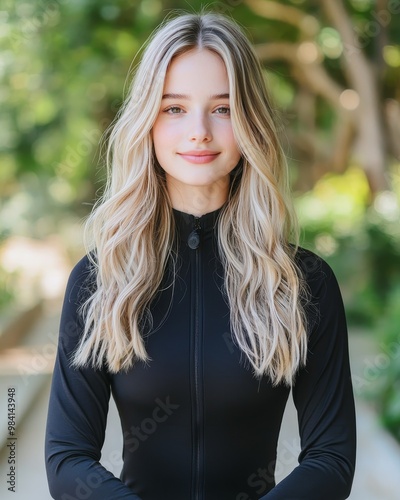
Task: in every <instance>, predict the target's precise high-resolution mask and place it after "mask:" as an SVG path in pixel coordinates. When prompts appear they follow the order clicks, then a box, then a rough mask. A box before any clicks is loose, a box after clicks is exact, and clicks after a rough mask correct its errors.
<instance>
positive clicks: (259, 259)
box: [72, 12, 307, 384]
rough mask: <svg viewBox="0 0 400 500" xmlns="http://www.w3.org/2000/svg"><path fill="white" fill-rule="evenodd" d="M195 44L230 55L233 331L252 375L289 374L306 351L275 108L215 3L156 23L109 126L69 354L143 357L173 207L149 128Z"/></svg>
mask: <svg viewBox="0 0 400 500" xmlns="http://www.w3.org/2000/svg"><path fill="white" fill-rule="evenodd" d="M194 48H204V49H208V50H211V51H214V52H215V53H217V54H219V56H220V57H221V58H222V59H223V61H224V63H225V66H226V69H227V74H228V77H229V86H230V96H231V97H230V107H231V119H232V127H233V131H234V134H235V138H236V141H237V144H238V147H239V149H240V152H241V156H242V159H241V162H240V165H239V169H235V172H236V173H235V175H234V176H232V180H231V185H230V191H229V197H228V200H227V202H226V203H225V205H224V207H223V209H222V211H221V213H220V217H219V219H218V235H219V236H218V246H219V253H220V255H221V259H222V263H223V266H224V270H225V278H224V279H225V281H224V291H225V293H226V297H227V298H228V300H229V305H230V319H231V328H232V332H233V337H234V340H235V341H236V343H237V345H238V346H239V347H240V349H242V351H243V352H244V353H245V355H246V356H247V359H248V360H249V361H250V363H251V366H252V367H253V369H254V373H255V375H257V376H261V375H263V374H265V375H268V376H269V377H270V379H271V381H272V382H273V383H274V384H278V383H279V382H281V381H284V382H285V383H287V384H290V383H291V382H292V380H293V376H294V375H295V373H296V371H297V369H298V368H299V366H300V365H301V364H302V363H305V361H306V354H307V334H306V323H305V314H304V308H303V306H302V297H305V286H304V284H303V280H302V278H301V274H300V270H299V269H298V267H297V266H296V264H295V254H296V251H297V242H298V233H297V225H296V219H295V216H294V214H293V209H292V205H291V201H290V196H289V188H288V172H287V164H286V160H285V156H284V154H283V151H282V148H281V145H280V144H279V140H278V137H277V130H276V120H277V116H276V113H275V112H274V109H273V108H272V107H271V104H270V98H269V96H268V92H267V89H266V85H265V81H264V77H263V73H262V69H261V65H260V63H259V61H258V59H257V57H256V55H255V53H254V51H253V49H252V47H251V44H250V42H249V40H248V38H247V37H246V36H245V34H244V33H243V32H242V30H241V28H240V27H239V26H238V25H237V24H236V23H235V22H234V21H232V20H230V19H229V18H227V17H226V16H224V15H221V14H216V13H211V12H202V13H199V14H183V15H182V14H181V15H179V16H178V17H175V18H173V19H168V20H165V21H164V23H163V24H162V25H160V27H159V28H158V29H157V30H156V31H155V32H154V33H153V35H152V37H151V39H150V41H149V43H148V45H147V46H146V48H145V51H144V53H143V56H142V58H141V62H140V64H139V65H138V66H137V68H136V72H135V77H134V78H133V80H132V83H131V86H130V89H129V94H128V97H127V99H126V100H125V102H124V104H123V106H122V108H121V109H120V111H119V113H118V115H117V117H116V120H115V123H114V124H113V126H112V130H111V134H110V137H109V141H108V147H107V155H106V159H107V165H108V168H109V176H108V181H107V185H106V188H105V191H104V194H103V196H102V198H101V199H100V200H99V201H98V203H97V204H96V205H95V207H94V210H93V211H92V213H91V215H90V216H89V218H88V220H87V225H86V234H87V235H90V236H91V240H90V242H89V243H87V249H88V255H89V258H90V260H91V264H92V269H93V277H94V280H95V289H94V291H93V293H92V294H91V295H90V297H89V298H88V300H87V301H86V302H85V303H84V305H83V308H82V313H83V314H84V325H85V326H84V331H83V335H82V338H81V340H80V343H79V345H78V348H77V350H76V352H75V355H74V358H73V360H72V364H73V365H74V366H88V365H92V366H93V367H100V366H102V364H103V363H106V365H107V368H108V370H109V371H110V372H111V373H116V372H118V371H120V370H127V369H129V368H131V367H132V366H133V364H134V363H135V361H137V360H143V361H148V360H149V357H148V354H147V352H146V349H145V344H144V340H143V337H142V335H141V331H140V324H141V321H142V320H143V318H148V319H149V320H150V321H151V315H150V313H149V304H150V302H151V300H152V298H153V297H154V295H155V294H156V292H157V291H158V290H159V287H160V284H161V281H162V278H163V276H164V273H165V271H166V268H167V262H168V260H169V259H172V261H174V251H173V248H174V247H173V242H174V217H173V213H172V206H171V200H170V198H169V195H168V191H167V188H166V182H165V175H164V172H163V170H162V168H161V167H160V165H158V163H157V160H156V158H155V154H154V148H153V144H152V139H151V130H152V127H153V124H154V122H155V120H156V117H157V115H158V113H159V108H160V105H161V98H162V92H163V86H164V79H165V75H166V73H167V70H168V67H169V65H170V63H171V60H172V59H173V58H174V57H176V56H177V55H180V54H183V53H185V52H187V51H189V50H192V49H194ZM237 170H238V172H239V173H238V172H237ZM290 240H291V241H292V243H294V244H289V241H290ZM87 241H88V240H87Z"/></svg>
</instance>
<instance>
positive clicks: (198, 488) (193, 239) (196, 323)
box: [188, 217, 204, 500]
mask: <svg viewBox="0 0 400 500" xmlns="http://www.w3.org/2000/svg"><path fill="white" fill-rule="evenodd" d="M200 233H201V226H200V220H199V217H195V218H194V220H193V230H192V232H191V233H190V235H189V238H188V245H189V247H190V248H191V249H192V250H193V251H194V264H195V265H194V271H193V273H192V278H194V279H193V281H192V283H193V285H192V286H193V287H194V311H193V323H192V335H193V337H192V340H193V366H194V387H193V390H194V400H193V407H192V411H193V414H194V417H195V419H194V426H193V455H192V464H193V476H192V477H193V478H194V479H193V490H192V499H193V500H203V497H204V492H203V482H202V477H201V476H202V473H203V468H202V464H201V457H202V451H203V450H202V448H203V433H202V409H203V408H202V394H201V390H202V385H201V381H202V373H201V368H202V367H201V363H200V361H201V359H202V343H201V335H202V325H201V324H200V311H201V303H200V302H201V294H200V289H201V267H200V264H201V261H200ZM192 262H193V260H192ZM192 290H193V288H192Z"/></svg>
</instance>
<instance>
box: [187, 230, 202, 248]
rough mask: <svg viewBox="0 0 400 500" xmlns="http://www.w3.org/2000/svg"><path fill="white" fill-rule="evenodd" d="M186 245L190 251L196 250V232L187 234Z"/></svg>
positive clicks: (198, 238)
mask: <svg viewBox="0 0 400 500" xmlns="http://www.w3.org/2000/svg"><path fill="white" fill-rule="evenodd" d="M188 245H189V247H190V248H191V249H192V250H196V248H198V246H199V245H200V235H199V233H198V232H197V231H196V230H195V231H192V232H191V233H190V234H189V237H188Z"/></svg>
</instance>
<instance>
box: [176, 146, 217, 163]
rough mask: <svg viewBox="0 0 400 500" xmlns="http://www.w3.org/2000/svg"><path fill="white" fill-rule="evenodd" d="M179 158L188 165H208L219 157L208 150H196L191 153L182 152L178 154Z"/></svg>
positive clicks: (215, 152)
mask: <svg viewBox="0 0 400 500" xmlns="http://www.w3.org/2000/svg"><path fill="white" fill-rule="evenodd" d="M178 154H179V156H180V157H181V158H183V159H184V160H186V161H188V162H190V163H210V162H212V161H213V160H215V158H216V157H217V156H218V155H219V152H218V151H211V150H209V149H202V150H201V149H196V150H192V151H184V152H183V153H178Z"/></svg>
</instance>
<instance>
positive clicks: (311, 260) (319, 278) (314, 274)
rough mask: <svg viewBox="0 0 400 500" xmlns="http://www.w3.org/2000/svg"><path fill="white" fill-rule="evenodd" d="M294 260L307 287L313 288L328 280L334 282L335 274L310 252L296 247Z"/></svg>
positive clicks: (326, 264) (317, 256) (324, 262)
mask: <svg viewBox="0 0 400 500" xmlns="http://www.w3.org/2000/svg"><path fill="white" fill-rule="evenodd" d="M294 260H295V262H296V264H297V266H298V268H299V269H300V271H301V274H302V279H303V280H304V281H305V282H306V283H307V284H308V286H310V287H312V288H315V287H318V286H321V285H324V284H326V283H328V282H329V281H330V280H333V281H335V282H336V277H335V273H334V272H333V270H332V268H331V266H330V265H329V264H328V263H327V262H326V261H325V260H324V259H323V258H322V257H320V256H319V255H317V254H316V253H314V252H312V251H311V250H308V249H306V248H303V247H298V249H297V252H296V254H295V258H294Z"/></svg>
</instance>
